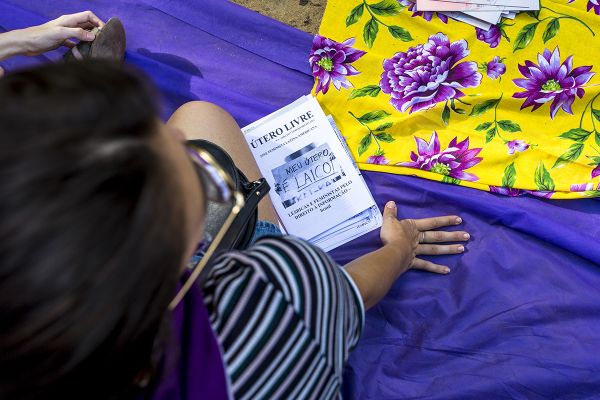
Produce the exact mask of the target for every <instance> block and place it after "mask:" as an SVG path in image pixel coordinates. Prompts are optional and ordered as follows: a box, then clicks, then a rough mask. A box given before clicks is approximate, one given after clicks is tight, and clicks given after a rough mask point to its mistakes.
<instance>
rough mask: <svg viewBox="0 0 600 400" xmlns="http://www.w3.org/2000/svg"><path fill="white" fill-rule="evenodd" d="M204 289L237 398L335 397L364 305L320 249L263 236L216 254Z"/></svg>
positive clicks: (356, 291)
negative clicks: (241, 247)
mask: <svg viewBox="0 0 600 400" xmlns="http://www.w3.org/2000/svg"><path fill="white" fill-rule="evenodd" d="M203 291H204V296H205V302H206V305H207V307H208V310H209V314H210V318H211V324H212V326H213V329H214V330H215V332H216V334H217V337H218V339H219V342H220V344H221V346H222V350H223V356H224V361H225V370H226V371H227V374H228V375H229V378H230V381H231V385H232V388H231V389H232V393H233V394H234V396H235V398H238V399H254V398H303V399H308V398H315V399H325V398H337V397H339V391H340V387H341V380H342V370H343V366H344V363H345V362H346V361H347V359H348V355H349V353H350V351H351V350H352V349H353V348H354V346H355V345H356V343H357V342H358V339H359V337H360V334H361V331H362V326H363V323H364V308H363V304H362V300H361V297H360V294H359V293H358V290H357V288H356V286H355V285H354V283H353V282H352V280H351V278H350V277H349V276H348V275H347V273H346V272H345V271H344V270H343V269H342V268H341V267H340V266H338V265H337V264H336V263H335V262H334V261H333V260H332V259H331V258H330V257H329V256H328V255H327V254H325V253H324V252H323V251H322V250H320V249H318V248H316V247H314V246H312V245H311V244H309V243H307V242H305V241H303V240H300V239H295V238H291V237H278V238H275V237H273V238H265V239H261V240H259V241H258V242H257V243H256V244H255V245H254V246H252V248H250V249H249V250H247V251H244V252H232V253H228V254H226V255H224V256H222V257H221V258H220V259H218V260H217V262H216V263H215V264H214V265H213V267H212V268H211V271H210V273H209V277H208V279H207V280H206V282H205V285H204V287H203Z"/></svg>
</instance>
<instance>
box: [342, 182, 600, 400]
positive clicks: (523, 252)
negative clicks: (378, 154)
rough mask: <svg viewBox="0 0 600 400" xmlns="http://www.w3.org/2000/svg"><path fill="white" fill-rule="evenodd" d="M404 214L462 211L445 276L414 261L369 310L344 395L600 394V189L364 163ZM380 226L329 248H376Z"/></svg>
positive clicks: (349, 253)
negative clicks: (529, 188)
mask: <svg viewBox="0 0 600 400" xmlns="http://www.w3.org/2000/svg"><path fill="white" fill-rule="evenodd" d="M365 175H366V180H367V182H368V184H369V187H370V189H371V191H372V192H373V194H374V196H375V198H376V200H377V201H378V203H379V205H380V207H383V204H384V203H385V201H387V200H390V199H391V200H395V201H396V202H397V203H398V206H399V217H400V218H424V217H431V216H436V215H444V214H458V215H460V216H462V217H463V219H464V221H465V222H464V229H466V230H468V231H469V232H470V233H471V235H472V238H471V241H470V242H469V244H468V245H467V251H466V253H464V254H463V255H460V256H446V257H438V258H437V259H436V260H437V261H436V262H438V263H446V264H447V265H449V266H450V268H451V269H452V272H451V273H450V274H449V275H448V276H437V275H434V274H427V273H423V272H419V271H409V272H408V273H407V274H406V275H405V276H404V277H402V278H401V279H399V280H398V281H397V282H396V283H395V284H394V286H393V287H392V290H391V291H390V293H389V294H388V295H387V296H386V297H385V298H384V299H383V301H381V302H380V303H379V304H378V305H377V306H375V307H374V308H373V309H371V310H369V312H368V313H367V318H366V324H365V329H364V332H363V336H362V338H361V341H360V342H359V344H358V346H357V348H356V350H355V351H354V352H353V353H352V355H351V357H350V362H349V365H348V368H347V370H346V373H345V376H344V398H346V399H378V400H379V399H398V398H419V399H445V400H448V399H490V398H493V399H504V398H506V399H511V398H523V399H547V398H594V397H595V395H597V394H598V393H600V376H599V375H598V371H599V370H600V358H599V357H598V354H599V353H598V351H599V350H598V349H600V333H599V332H600V313H599V312H598V310H599V308H600V290H598V288H599V287H600V268H599V267H600V246H598V242H599V241H600V224H599V223H598V222H599V221H600V201H598V200H595V199H589V200H562V201H561V200H545V199H536V198H532V197H520V198H506V197H503V196H498V195H494V194H491V193H487V192H483V191H478V190H474V189H469V188H464V187H460V186H454V185H445V184H442V183H437V182H432V181H425V180H422V179H419V178H415V177H408V176H398V175H389V174H383V173H374V172H371V173H369V172H367V173H365ZM377 236H378V233H377V232H373V233H371V234H369V235H368V236H367V237H366V238H361V239H359V240H355V241H353V242H351V243H349V244H347V245H346V246H344V248H342V249H337V250H335V251H334V252H333V254H334V256H335V258H336V259H337V260H339V261H340V262H342V263H343V262H346V261H348V260H351V259H353V258H354V257H356V256H359V255H361V254H364V253H366V252H368V251H370V250H374V249H375V248H377V246H378V242H379V241H378V237H377Z"/></svg>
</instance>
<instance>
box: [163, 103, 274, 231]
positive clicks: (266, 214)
mask: <svg viewBox="0 0 600 400" xmlns="http://www.w3.org/2000/svg"><path fill="white" fill-rule="evenodd" d="M167 125H169V126H172V127H174V128H177V129H179V130H180V131H182V132H183V133H184V134H185V136H186V137H187V138H188V139H204V140H208V141H210V142H213V143H215V144H217V145H219V146H221V147H222V148H223V149H224V150H225V151H226V152H227V153H229V155H230V156H231V158H232V159H233V161H234V162H235V165H236V166H237V167H238V168H239V169H240V170H242V172H244V174H245V175H246V176H247V177H248V179H250V180H251V181H252V180H256V179H258V178H260V177H261V176H262V175H261V173H260V171H259V169H258V166H257V165H256V162H255V161H254V158H253V157H252V154H251V153H250V149H249V148H248V146H247V145H246V140H245V139H244V137H243V134H242V131H241V130H240V127H239V126H238V125H237V123H236V122H235V120H234V119H233V117H232V116H231V115H229V113H228V112H227V111H225V110H223V109H222V108H221V107H219V106H216V105H214V104H212V103H207V102H203V101H192V102H189V103H186V104H184V105H182V106H181V107H179V108H178V109H177V110H176V111H175V112H174V113H173V115H171V118H169V120H168V121H167ZM258 218H259V219H260V220H266V221H269V222H272V223H274V224H276V225H277V214H276V213H275V209H274V208H273V204H272V203H271V199H270V198H269V196H265V197H264V198H263V199H262V200H261V202H260V203H259V205H258Z"/></svg>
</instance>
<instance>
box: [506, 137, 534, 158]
mask: <svg viewBox="0 0 600 400" xmlns="http://www.w3.org/2000/svg"><path fill="white" fill-rule="evenodd" d="M506 145H507V146H508V154H510V155H513V154H515V152H519V153H520V152H523V151H525V150H527V149H528V148H529V144H527V143H525V142H524V141H522V140H511V141H510V142H506Z"/></svg>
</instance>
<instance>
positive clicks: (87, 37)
mask: <svg viewBox="0 0 600 400" xmlns="http://www.w3.org/2000/svg"><path fill="white" fill-rule="evenodd" d="M95 37H96V35H94V34H93V33H92V32H88V33H86V34H85V38H86V39H87V40H94V38H95Z"/></svg>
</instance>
